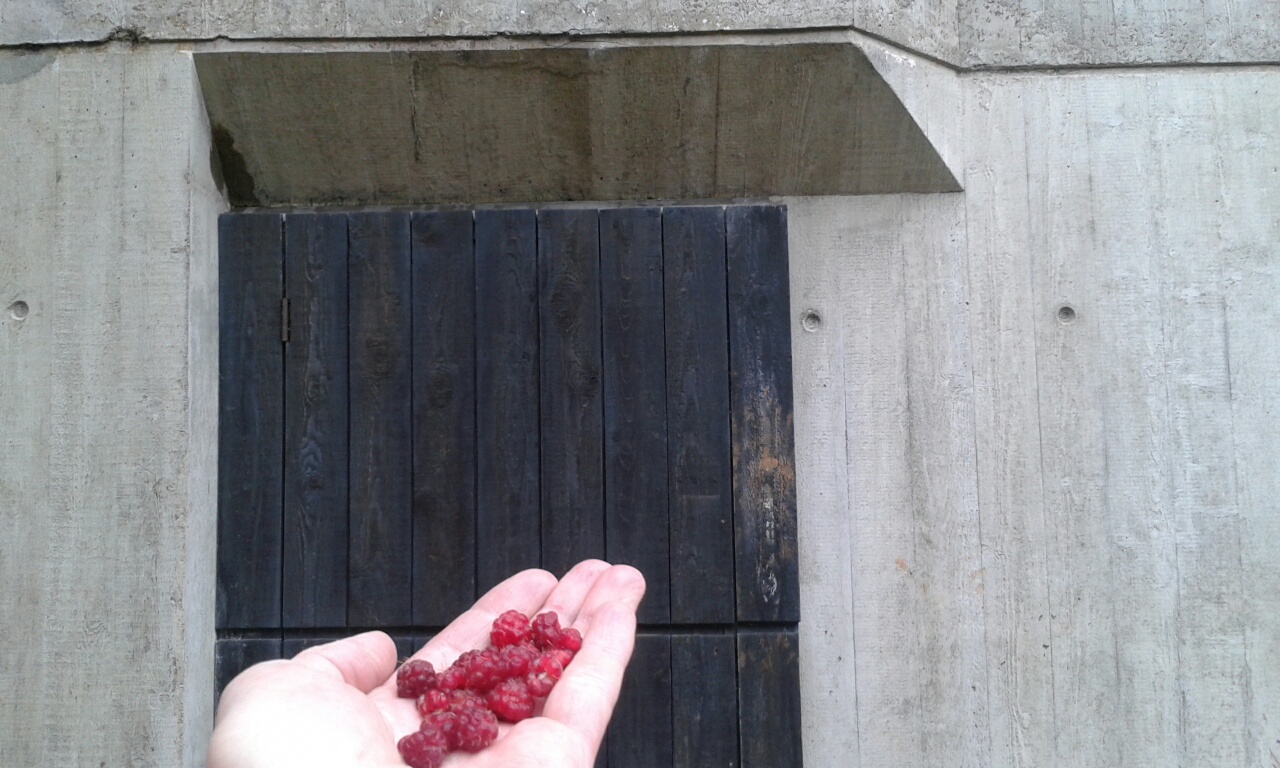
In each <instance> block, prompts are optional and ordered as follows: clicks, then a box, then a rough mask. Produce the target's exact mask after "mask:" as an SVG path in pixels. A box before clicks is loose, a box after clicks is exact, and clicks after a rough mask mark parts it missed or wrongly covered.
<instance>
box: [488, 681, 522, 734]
mask: <svg viewBox="0 0 1280 768" xmlns="http://www.w3.org/2000/svg"><path fill="white" fill-rule="evenodd" d="M485 703H486V704H488V705H489V709H490V711H492V712H493V714H495V715H497V716H498V719H500V720H505V721H507V722H508V723H518V722H520V721H521V720H524V719H525V718H526V717H532V716H533V695H532V694H531V693H529V688H528V686H526V685H525V684H524V681H523V680H521V679H519V678H512V679H510V680H505V681H503V682H502V683H501V684H499V685H498V687H497V688H494V689H493V690H492V691H489V695H488V696H485Z"/></svg>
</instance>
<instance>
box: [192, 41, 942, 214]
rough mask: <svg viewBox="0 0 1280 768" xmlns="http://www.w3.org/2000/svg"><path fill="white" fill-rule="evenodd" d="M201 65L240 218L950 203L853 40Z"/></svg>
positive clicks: (203, 61)
mask: <svg viewBox="0 0 1280 768" xmlns="http://www.w3.org/2000/svg"><path fill="white" fill-rule="evenodd" d="M195 60H196V68H197V72H198V74H199V78H200V83H201V87H202V89H203V91H204V97H205V104H206V108H207V110H208V114H209V120H210V123H211V127H212V130H213V135H214V143H215V147H216V150H217V158H216V159H215V161H214V162H215V163H216V164H217V165H218V168H217V169H216V170H217V171H218V172H219V173H220V175H221V178H222V179H223V180H224V182H225V185H226V192H227V195H228V198H229V199H230V202H231V204H232V205H235V206H277V205H278V206H287V205H430V204H481V203H517V202H519V203H528V202H559V201H575V200H595V201H603V200H694V199H717V198H718V199H724V198H754V197H769V196H790V195H863V194H889V193H901V192H956V191H960V185H959V183H957V181H956V178H955V177H954V175H953V174H952V173H951V171H950V170H948V168H947V166H946V164H945V163H944V162H943V160H942V159H941V158H940V157H939V155H938V153H937V151H936V150H935V149H934V147H933V146H932V145H931V144H930V142H929V140H928V139H927V138H926V137H925V135H924V133H923V132H922V131H921V130H920V127H919V126H918V125H917V124H916V122H915V121H914V120H913V119H912V117H911V115H910V114H909V113H908V111H907V109H906V108H905V107H904V106H903V104H902V102H901V101H899V99H898V97H897V95H896V94H894V92H893V90H892V89H891V88H890V87H889V85H888V84H887V83H886V82H885V81H884V79H883V78H882V77H881V76H880V75H879V74H878V73H877V72H876V70H875V68H874V67H873V66H872V64H871V63H870V62H869V61H868V60H867V57H866V56H865V55H864V54H863V53H862V51H861V50H860V49H859V48H858V47H856V46H855V45H852V44H848V43H801V44H782V45H670V46H659V45H654V46H645V47H612V48H599V47H593V48H539V49H526V50H483V51H394V52H385V51H384V52H347V51H342V52H324V53H256V52H209V53H198V54H196V56H195Z"/></svg>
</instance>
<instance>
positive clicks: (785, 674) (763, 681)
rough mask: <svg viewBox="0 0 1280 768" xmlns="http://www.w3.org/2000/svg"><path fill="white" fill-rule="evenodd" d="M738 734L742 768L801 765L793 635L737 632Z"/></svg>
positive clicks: (795, 637) (768, 631)
mask: <svg viewBox="0 0 1280 768" xmlns="http://www.w3.org/2000/svg"><path fill="white" fill-rule="evenodd" d="M738 733H739V744H740V746H739V750H740V755H741V766H742V768H773V766H779V765H788V766H790V765H795V766H799V765H803V759H802V749H801V739H800V639H799V637H798V635H797V634H796V631H795V630H794V629H742V630H739V631H738Z"/></svg>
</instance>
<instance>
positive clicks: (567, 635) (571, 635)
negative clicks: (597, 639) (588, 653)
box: [556, 627, 582, 653]
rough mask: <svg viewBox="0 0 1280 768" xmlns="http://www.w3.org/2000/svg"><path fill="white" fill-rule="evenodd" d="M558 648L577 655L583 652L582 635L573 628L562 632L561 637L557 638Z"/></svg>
mask: <svg viewBox="0 0 1280 768" xmlns="http://www.w3.org/2000/svg"><path fill="white" fill-rule="evenodd" d="M556 647H557V648H561V649H563V650H566V651H572V652H573V653H577V652H578V651H580V650H582V633H580V632H579V631H578V630H576V629H574V628H573V627H568V628H566V629H562V630H560V636H559V637H557V638H556Z"/></svg>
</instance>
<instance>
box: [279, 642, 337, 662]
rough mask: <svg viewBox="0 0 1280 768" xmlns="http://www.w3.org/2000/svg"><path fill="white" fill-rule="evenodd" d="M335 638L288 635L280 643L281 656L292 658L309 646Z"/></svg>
mask: <svg viewBox="0 0 1280 768" xmlns="http://www.w3.org/2000/svg"><path fill="white" fill-rule="evenodd" d="M334 639H335V638H332V637H286V638H285V639H284V640H282V641H281V643H280V658H282V659H292V658H293V657H294V656H297V655H298V654H299V653H302V652H303V651H305V650H307V649H308V648H315V647H316V646H317V645H324V644H325V643H331V642H333V641H334Z"/></svg>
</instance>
